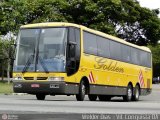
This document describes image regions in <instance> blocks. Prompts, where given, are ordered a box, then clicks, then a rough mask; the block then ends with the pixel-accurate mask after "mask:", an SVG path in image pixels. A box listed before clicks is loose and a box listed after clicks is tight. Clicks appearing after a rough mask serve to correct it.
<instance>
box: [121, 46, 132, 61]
mask: <svg viewBox="0 0 160 120" xmlns="http://www.w3.org/2000/svg"><path fill="white" fill-rule="evenodd" d="M122 60H123V61H124V62H130V61H131V51H130V47H129V46H126V45H122Z"/></svg>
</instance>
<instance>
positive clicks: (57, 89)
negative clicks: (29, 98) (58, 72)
mask: <svg viewBox="0 0 160 120" xmlns="http://www.w3.org/2000/svg"><path fill="white" fill-rule="evenodd" d="M13 90H14V92H15V93H28V94H38V93H43V94H46V95H47V94H51V95H65V94H66V95H67V94H68V95H70V94H77V93H78V85H77V84H70V83H66V82H64V81H47V82H24V81H23V82H22V81H21V82H20V81H14V82H13Z"/></svg>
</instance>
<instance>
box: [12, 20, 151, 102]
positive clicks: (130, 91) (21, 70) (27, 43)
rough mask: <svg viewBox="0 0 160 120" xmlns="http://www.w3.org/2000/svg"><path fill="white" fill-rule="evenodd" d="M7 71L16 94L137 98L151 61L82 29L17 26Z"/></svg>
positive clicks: (145, 53)
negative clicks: (12, 59) (10, 70)
mask: <svg viewBox="0 0 160 120" xmlns="http://www.w3.org/2000/svg"><path fill="white" fill-rule="evenodd" d="M17 41H18V42H17V49H16V59H15V63H14V69H13V77H14V84H13V89H14V92H16V93H28V94H33V95H36V97H37V100H44V99H45V96H46V95H53V96H54V95H68V96H69V95H75V96H76V99H77V100H78V101H83V100H84V98H85V95H88V98H89V100H91V101H95V100H97V98H98V99H99V100H100V101H108V100H110V99H111V98H112V97H114V96H118V97H123V99H124V100H125V101H131V100H135V101H138V100H139V96H140V95H148V94H150V93H151V90H152V57H151V51H150V50H149V48H147V47H141V46H137V45H134V44H131V43H128V42H126V41H125V40H122V39H119V38H117V37H113V36H111V35H108V34H105V33H102V32H99V31H96V30H92V29H89V28H87V27H84V26H81V25H77V24H72V23H62V22H51V23H37V24H28V25H24V26H21V28H20V32H19V35H18V38H17Z"/></svg>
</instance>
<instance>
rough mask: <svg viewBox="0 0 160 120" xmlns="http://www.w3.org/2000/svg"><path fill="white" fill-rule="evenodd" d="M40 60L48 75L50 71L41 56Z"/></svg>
mask: <svg viewBox="0 0 160 120" xmlns="http://www.w3.org/2000/svg"><path fill="white" fill-rule="evenodd" d="M38 58H39V61H40V63H41V65H42V67H43V69H44V71H45V72H46V73H49V71H48V69H47V67H46V65H45V63H44V62H43V60H42V58H41V57H40V56H39V57H38Z"/></svg>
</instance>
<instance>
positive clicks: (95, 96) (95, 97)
mask: <svg viewBox="0 0 160 120" xmlns="http://www.w3.org/2000/svg"><path fill="white" fill-rule="evenodd" d="M88 98H89V100H90V101H96V99H97V95H88Z"/></svg>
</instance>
